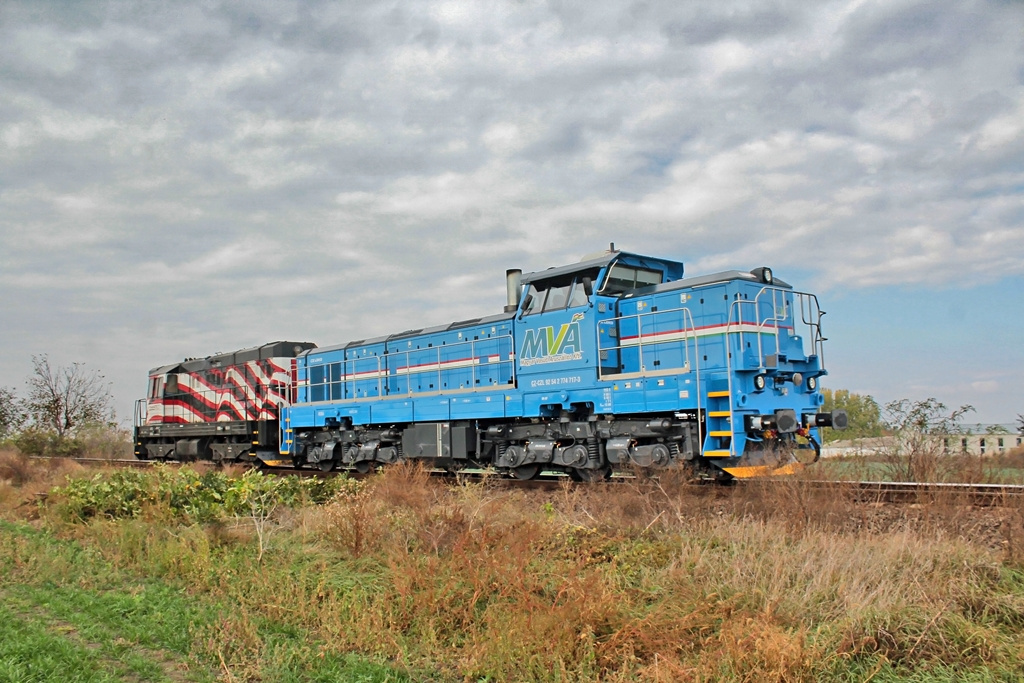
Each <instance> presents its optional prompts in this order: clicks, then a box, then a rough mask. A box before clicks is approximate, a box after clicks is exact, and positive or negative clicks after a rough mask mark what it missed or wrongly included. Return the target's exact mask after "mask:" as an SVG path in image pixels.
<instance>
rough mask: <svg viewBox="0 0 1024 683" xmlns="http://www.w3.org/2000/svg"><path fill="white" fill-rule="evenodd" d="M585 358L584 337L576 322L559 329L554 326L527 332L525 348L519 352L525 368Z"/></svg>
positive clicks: (521, 362)
mask: <svg viewBox="0 0 1024 683" xmlns="http://www.w3.org/2000/svg"><path fill="white" fill-rule="evenodd" d="M581 358H583V337H582V334H581V333H580V324H579V322H577V321H576V320H575V316H574V320H573V322H570V323H565V324H564V325H562V326H561V327H559V328H558V334H555V328H554V327H552V326H548V327H539V328H537V329H533V330H526V331H525V332H524V334H523V346H522V348H521V349H520V350H519V364H520V365H521V366H523V367H528V366H530V365H537V364H539V363H560V362H562V361H567V360H580V359H581Z"/></svg>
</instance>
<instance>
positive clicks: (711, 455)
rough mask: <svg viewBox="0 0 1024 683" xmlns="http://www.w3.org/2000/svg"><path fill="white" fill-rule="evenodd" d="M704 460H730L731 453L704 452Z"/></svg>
mask: <svg viewBox="0 0 1024 683" xmlns="http://www.w3.org/2000/svg"><path fill="white" fill-rule="evenodd" d="M704 457H705V458H731V457H732V451H704Z"/></svg>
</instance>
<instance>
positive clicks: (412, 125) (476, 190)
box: [0, 0, 1024, 390]
mask: <svg viewBox="0 0 1024 683" xmlns="http://www.w3.org/2000/svg"><path fill="white" fill-rule="evenodd" d="M35 4H36V3H32V2H28V1H27V0H25V1H22V2H19V1H11V2H7V3H5V4H4V8H3V10H0V16H2V17H3V21H0V40H3V41H4V44H5V45H8V46H9V47H8V49H6V50H5V51H3V53H2V54H0V89H2V91H3V92H4V97H3V99H2V101H0V287H2V288H3V294H4V296H3V297H2V299H3V300H4V302H5V303H4V304H3V305H2V306H6V308H4V307H2V306H0V317H2V322H3V324H4V325H5V328H6V329H15V328H16V329H17V330H18V333H17V336H18V339H14V340H11V339H7V340H5V342H4V343H3V344H0V358H3V357H14V356H15V355H17V354H18V353H21V351H20V349H22V348H24V346H25V345H26V344H39V343H43V342H45V343H48V344H49V343H53V344H66V345H67V346H68V348H72V347H73V348H79V349H86V348H96V349H98V351H97V353H98V354H106V355H105V356H97V358H95V359H93V360H95V362H96V364H98V365H102V364H103V363H102V361H103V360H104V359H105V358H109V357H112V356H115V355H116V354H117V350H116V349H113V348H111V347H109V346H104V344H105V343H106V342H103V341H100V340H101V339H103V338H104V337H103V335H102V334H101V333H100V332H99V331H98V330H97V327H96V326H98V325H101V324H102V325H106V326H107V327H109V328H112V329H117V330H120V331H119V332H118V333H117V334H115V335H113V336H112V337H111V339H112V340H113V339H116V340H119V341H118V343H121V342H124V341H125V340H126V339H147V340H150V342H149V345H147V347H146V348H145V349H141V350H139V351H138V352H137V355H135V356H133V357H132V358H131V359H124V361H123V362H122V363H121V365H123V366H124V367H126V368H127V367H128V366H132V368H131V370H130V371H129V370H128V369H126V370H124V372H125V376H124V378H123V379H122V380H118V381H123V382H124V384H125V385H130V384H131V382H132V381H134V380H133V379H132V376H133V375H132V373H135V372H136V371H137V367H135V366H138V365H139V364H141V365H144V366H148V365H152V364H156V363H158V362H160V361H161V360H162V358H160V356H161V355H162V354H167V355H173V356H177V355H195V354H197V353H202V348H201V347H202V345H203V344H210V345H213V346H216V347H217V348H219V349H221V350H224V349H225V348H230V347H231V346H243V345H245V344H248V343H258V342H260V341H261V340H262V338H263V337H268V338H269V337H274V338H277V337H281V336H292V334H294V335H296V336H306V337H316V339H315V340H317V341H321V342H326V343H333V342H335V341H341V340H342V339H344V338H345V337H347V336H349V335H351V337H361V336H366V334H371V333H382V332H386V331H389V330H391V329H393V328H404V327H413V326H417V325H419V324H432V323H439V322H443V321H444V320H445V319H446V318H447V317H449V316H450V317H451V318H460V317H467V315H472V314H474V313H481V312H487V311H488V310H499V309H500V306H501V302H502V300H503V295H502V291H503V282H502V277H501V275H502V273H503V272H504V269H505V268H506V267H511V266H521V267H525V268H527V269H530V268H543V267H547V266H550V265H556V264H558V263H561V262H564V261H566V260H568V259H574V258H578V257H579V256H581V255H582V254H583V253H586V252H592V251H594V250H595V249H600V248H603V247H604V246H605V245H606V244H607V243H608V242H611V241H614V242H617V243H618V245H619V246H620V247H622V248H631V249H635V250H639V251H648V252H654V253H663V254H669V255H672V256H675V257H679V258H682V259H685V260H686V261H687V267H688V272H690V273H696V272H699V271H701V270H703V269H716V270H717V269H721V268H749V267H753V266H756V265H762V264H768V265H772V266H773V267H774V268H775V269H776V271H777V272H778V273H780V275H781V276H782V277H784V278H785V277H786V276H785V275H784V273H785V272H786V271H787V270H797V271H799V272H800V273H801V275H802V276H803V277H804V278H806V279H807V280H809V282H804V283H799V284H801V285H803V286H806V287H810V286H812V285H813V286H814V287H820V288H825V289H831V290H833V291H844V290H847V289H850V288H864V287H874V286H879V287H880V286H903V285H909V286H913V285H920V284H925V285H928V286H938V285H943V284H945V283H947V282H948V280H949V273H956V276H957V281H958V282H959V283H961V284H963V285H965V286H966V285H971V284H977V283H985V282H991V281H993V280H994V279H998V278H1006V277H1011V278H1012V277H1020V276H1021V275H1022V274H1024V226H1022V221H1024V212H1022V210H1021V208H1020V207H1021V205H1022V202H1021V195H1022V193H1024V190H1022V189H1021V188H1022V187H1024V172H1022V171H1021V169H1020V164H1019V160H1020V158H1021V154H1024V89H1022V86H1021V76H1020V74H1021V73H1024V55H1022V53H1021V51H1020V49H1019V42H1020V35H1022V33H1024V18H1022V14H1021V12H1020V11H1019V8H1018V7H1016V6H1014V5H1013V4H1012V3H1010V4H998V3H988V2H982V1H973V0H969V1H968V2H966V3H961V4H952V5H949V4H947V5H938V6H936V5H934V4H932V3H926V2H919V1H917V0H901V1H900V2H895V3H892V2H885V3H882V2H874V1H872V0H837V1H834V2H827V3H825V4H818V5H808V4H806V3H777V4H773V5H770V6H769V5H751V4H749V3H743V2H735V3H734V2H725V3H719V4H717V5H713V6H710V5H709V6H701V7H697V6H693V5H690V4H687V3H672V2H650V3H643V4H636V5H633V6H629V5H626V4H623V3H615V2H600V1H599V2H594V3H590V4H588V6H587V11H586V12H578V11H573V10H572V9H571V8H569V7H564V8H563V7H562V5H561V4H559V3H537V2H522V3H509V2H498V1H493V2H483V3H476V4H473V3H457V2H431V1H430V0H423V1H417V2H409V3H401V4H398V5H387V6H386V5H382V4H379V3H377V4H374V3H363V4H359V3H355V4H343V3H324V4H322V5H321V4H316V3H279V2H273V3H266V4H246V5H238V4H235V3H217V2H213V3H193V2H182V3H175V4H174V6H173V8H170V7H169V8H166V9H165V8H163V7H162V6H159V5H151V6H136V5H132V4H130V3H129V4H123V3H122V4H119V3H113V4H108V5H89V6H82V5H74V4H62V3H56V4H53V5H50V6H49V10H48V11H47V12H45V13H39V12H37V11H36V10H35V9H34V7H35ZM439 273H441V274H440V275H439ZM257 293H258V295H257ZM44 296H45V297H46V301H45V302H43V301H42V300H41V299H40V297H44ZM367 301H368V302H371V304H370V306H369V307H366V306H365V305H364V304H363V302H367ZM54 302H56V303H54ZM65 302H66V303H65ZM46 306H51V307H52V308H51V309H46ZM63 306H66V307H67V308H66V309H64V308H62V307H63ZM269 306H273V307H276V308H275V311H273V312H270V313H268V312H267V311H266V310H264V308H266V307H269ZM23 307H27V308H23ZM261 307H262V308H261ZM25 310H31V311H33V312H37V311H47V310H52V311H53V315H52V316H50V315H48V314H44V313H39V314H38V315H31V316H30V315H25V314H24V312H25ZM87 310H88V311H93V312H94V314H93V315H92V317H91V318H89V317H88V316H83V317H78V313H75V312H76V311H77V312H82V311H87ZM97 310H102V311H106V312H105V313H102V314H96V313H95V311H97ZM297 310H302V311H303V314H302V315H298V314H291V313H289V314H282V311H289V312H293V311H297ZM65 312H67V313H68V315H62V314H63V313H65ZM104 316H110V317H104ZM12 320H13V321H16V322H14V323H12V322H11V321H12ZM126 320H130V321H132V322H131V323H126V322H125V321H126ZM284 321H286V322H284ZM243 337H244V339H243ZM83 339H93V341H91V342H88V343H86V342H83V341H82V340H83ZM40 340H42V341H40ZM155 340H159V341H155ZM111 343H113V342H111ZM90 344H91V345H92V346H90ZM186 346H187V347H188V350H187V353H186V352H185V351H184V350H183V347H186ZM41 350H43V349H41ZM132 353H136V352H135V351H132ZM85 360H90V359H85ZM11 367H12V366H9V365H4V364H3V361H0V384H12V383H14V382H15V381H16V380H17V377H14V378H12V377H11V373H12V370H11V369H10V368H11ZM15 374H16V373H15ZM960 385H961V386H965V387H966V386H968V385H969V383H967V382H961V383H960ZM979 390H980V389H979Z"/></svg>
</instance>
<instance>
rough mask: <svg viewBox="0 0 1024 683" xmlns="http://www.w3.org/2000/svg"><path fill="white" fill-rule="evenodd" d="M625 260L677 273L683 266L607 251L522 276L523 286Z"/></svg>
mask: <svg viewBox="0 0 1024 683" xmlns="http://www.w3.org/2000/svg"><path fill="white" fill-rule="evenodd" d="M623 257H625V258H627V259H632V260H637V261H640V262H643V261H651V262H653V263H658V264H672V265H677V266H679V272H682V268H683V264H682V262H680V261H673V260H672V259H665V258H658V257H655V256H644V255H643V254H634V253H632V252H628V251H608V252H604V253H603V254H600V255H599V256H594V257H584V260H582V261H579V262H578V263H570V264H569V265H567V266H555V267H553V268H548V269H547V270H538V271H536V272H533V273H527V274H525V275H523V284H527V283H530V282H537V281H539V280H548V279H551V278H558V277H561V276H564V275H572V274H575V273H579V272H585V271H593V270H600V269H601V268H606V267H607V266H609V265H611V264H612V262H613V261H616V260H619V259H621V258H623Z"/></svg>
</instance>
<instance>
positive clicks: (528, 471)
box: [508, 465, 540, 481]
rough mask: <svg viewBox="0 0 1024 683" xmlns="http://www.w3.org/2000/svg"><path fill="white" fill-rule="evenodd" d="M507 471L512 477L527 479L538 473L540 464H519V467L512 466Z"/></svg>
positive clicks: (521, 479) (534, 476) (520, 479)
mask: <svg viewBox="0 0 1024 683" xmlns="http://www.w3.org/2000/svg"><path fill="white" fill-rule="evenodd" d="M508 473H509V474H511V475H512V478H513V479H518V480H519V481H526V480H527V479H534V478H536V477H537V475H538V474H540V465H520V466H519V467H513V468H512V469H510V470H509V471H508Z"/></svg>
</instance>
